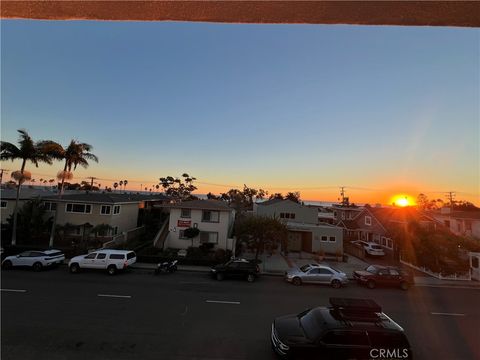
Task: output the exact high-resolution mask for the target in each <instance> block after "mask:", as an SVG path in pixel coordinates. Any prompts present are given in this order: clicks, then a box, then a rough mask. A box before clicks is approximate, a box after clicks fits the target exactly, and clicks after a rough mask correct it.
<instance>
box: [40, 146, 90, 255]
mask: <svg viewBox="0 0 480 360" xmlns="http://www.w3.org/2000/svg"><path fill="white" fill-rule="evenodd" d="M40 145H41V146H42V147H43V149H44V151H45V152H46V153H47V154H49V155H50V156H51V157H52V158H54V159H57V160H61V161H64V162H65V163H64V166H63V170H62V171H59V172H58V173H57V179H58V180H60V181H61V182H60V191H59V192H58V199H59V200H60V199H61V198H62V195H63V187H64V184H65V180H70V179H72V178H73V173H72V167H73V170H76V169H77V166H78V165H80V166H82V167H83V168H85V169H86V168H88V165H89V163H88V161H89V160H93V161H95V162H98V157H97V156H96V155H94V154H92V153H91V152H90V151H91V150H92V149H93V147H92V145H90V144H87V143H80V142H78V141H76V140H73V139H72V140H71V141H70V144H68V146H67V147H66V148H64V147H63V146H62V145H60V144H58V143H56V142H53V141H42V142H41V143H40ZM56 222H57V211H55V216H54V219H53V224H52V231H51V233H50V243H49V246H50V247H52V246H53V239H54V237H55V226H56Z"/></svg>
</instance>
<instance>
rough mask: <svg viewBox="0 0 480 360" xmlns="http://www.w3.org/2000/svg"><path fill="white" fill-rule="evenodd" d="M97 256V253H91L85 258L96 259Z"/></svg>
mask: <svg viewBox="0 0 480 360" xmlns="http://www.w3.org/2000/svg"><path fill="white" fill-rule="evenodd" d="M95 256H97V253H91V254H88V255H87V256H85V259H95Z"/></svg>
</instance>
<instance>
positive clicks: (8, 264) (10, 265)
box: [2, 260, 12, 270]
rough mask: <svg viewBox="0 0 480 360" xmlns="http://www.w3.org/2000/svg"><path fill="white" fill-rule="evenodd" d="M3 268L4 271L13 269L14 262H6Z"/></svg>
mask: <svg viewBox="0 0 480 360" xmlns="http://www.w3.org/2000/svg"><path fill="white" fill-rule="evenodd" d="M2 267H3V269H4V270H10V269H11V268H12V262H11V261H10V260H6V261H5V262H4V263H3V264H2Z"/></svg>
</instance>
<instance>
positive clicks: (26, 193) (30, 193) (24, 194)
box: [0, 186, 55, 200]
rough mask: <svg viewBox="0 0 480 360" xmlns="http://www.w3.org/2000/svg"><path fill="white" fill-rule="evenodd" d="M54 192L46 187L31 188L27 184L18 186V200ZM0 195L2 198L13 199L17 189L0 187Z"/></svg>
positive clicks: (49, 194)
mask: <svg viewBox="0 0 480 360" xmlns="http://www.w3.org/2000/svg"><path fill="white" fill-rule="evenodd" d="M54 194H55V193H54V192H52V191H49V190H46V189H32V188H29V187H28V186H22V187H21V188H20V200H29V199H32V198H35V197H43V196H52V195H54ZM0 197H1V198H2V200H12V199H13V200H15V199H16V198H17V189H16V188H14V189H8V188H7V189H1V190H0Z"/></svg>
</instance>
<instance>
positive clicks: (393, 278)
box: [353, 265, 414, 290]
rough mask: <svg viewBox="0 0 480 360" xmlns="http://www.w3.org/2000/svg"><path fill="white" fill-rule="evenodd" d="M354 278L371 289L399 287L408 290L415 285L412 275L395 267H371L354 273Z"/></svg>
mask: <svg viewBox="0 0 480 360" xmlns="http://www.w3.org/2000/svg"><path fill="white" fill-rule="evenodd" d="M353 278H354V279H355V280H356V281H357V282H358V283H359V284H364V285H367V287H368V288H369V289H374V288H375V287H377V286H397V287H400V288H401V289H402V290H408V288H409V287H410V286H411V285H412V284H413V283H414V279H413V274H412V273H410V272H408V271H405V270H403V269H400V268H398V267H395V266H382V265H370V266H368V267H367V268H366V269H365V270H357V271H354V272H353Z"/></svg>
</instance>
